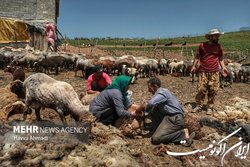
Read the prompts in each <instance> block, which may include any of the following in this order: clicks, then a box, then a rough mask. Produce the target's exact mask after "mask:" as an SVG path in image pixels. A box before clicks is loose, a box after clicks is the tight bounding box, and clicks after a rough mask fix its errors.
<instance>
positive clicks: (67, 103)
mask: <svg viewBox="0 0 250 167" xmlns="http://www.w3.org/2000/svg"><path fill="white" fill-rule="evenodd" d="M23 86H24V88H25V91H26V99H25V104H26V107H27V109H29V108H30V107H31V108H34V109H35V114H36V119H37V120H38V121H39V120H41V117H40V109H41V107H48V108H51V109H54V110H55V111H56V112H57V113H58V114H59V116H60V118H61V120H62V122H63V123H65V122H66V120H65V116H66V115H69V114H70V115H71V116H72V117H73V118H74V120H75V121H79V120H80V121H81V120H82V119H83V118H91V119H92V117H91V115H92V114H90V113H89V112H88V111H87V110H86V109H85V108H84V106H83V105H82V103H81V101H80V100H79V98H78V95H77V93H76V92H75V90H74V89H73V87H72V86H71V85H70V84H68V83H66V82H62V81H57V80H55V79H53V78H51V77H49V76H48V75H46V74H43V73H36V74H33V75H30V76H29V77H28V78H27V79H26V80H25V81H24V83H23ZM27 111H28V110H27ZM26 117H27V113H26V112H25V113H24V115H23V119H24V120H25V119H26Z"/></svg>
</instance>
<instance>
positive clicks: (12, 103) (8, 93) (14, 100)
mask: <svg viewBox="0 0 250 167" xmlns="http://www.w3.org/2000/svg"><path fill="white" fill-rule="evenodd" d="M20 82H21V81H20V80H16V81H13V82H11V83H9V84H8V85H7V86H6V87H5V88H0V94H1V96H0V101H1V103H0V111H1V110H3V112H0V120H2V119H6V120H8V118H9V117H10V116H11V115H14V114H23V112H24V111H26V106H25V104H24V103H23V102H22V99H19V98H18V96H17V94H15V92H13V89H16V87H18V85H19V83H20ZM27 113H28V114H29V113H30V111H29V110H28V111H27Z"/></svg>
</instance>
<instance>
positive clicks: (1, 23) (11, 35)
mask: <svg viewBox="0 0 250 167" xmlns="http://www.w3.org/2000/svg"><path fill="white" fill-rule="evenodd" d="M9 42H29V32H28V26H27V25H26V24H25V23H23V22H21V21H16V20H10V19H5V18H0V43H9Z"/></svg>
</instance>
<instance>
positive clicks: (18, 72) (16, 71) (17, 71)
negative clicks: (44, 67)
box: [4, 66, 25, 81]
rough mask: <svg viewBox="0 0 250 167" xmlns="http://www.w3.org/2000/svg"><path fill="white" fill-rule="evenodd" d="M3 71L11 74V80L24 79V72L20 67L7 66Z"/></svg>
mask: <svg viewBox="0 0 250 167" xmlns="http://www.w3.org/2000/svg"><path fill="white" fill-rule="evenodd" d="M4 72H10V73H11V74H12V76H13V79H12V80H13V81H15V80H21V81H24V79H25V73H24V71H23V69H22V68H21V67H12V66H7V67H6V68H5V69H4Z"/></svg>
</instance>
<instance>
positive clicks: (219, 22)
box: [57, 0, 250, 39]
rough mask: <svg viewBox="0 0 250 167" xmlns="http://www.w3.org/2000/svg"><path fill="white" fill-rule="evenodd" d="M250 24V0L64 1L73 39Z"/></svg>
mask: <svg viewBox="0 0 250 167" xmlns="http://www.w3.org/2000/svg"><path fill="white" fill-rule="evenodd" d="M248 26H250V0H207V1H205V0H60V11H59V17H58V20H57V28H58V29H59V31H60V32H61V33H62V34H63V35H66V36H67V37H69V38H75V37H87V38H95V37H98V38H107V37H111V38H115V37H118V38H146V39H147V38H174V37H181V36H197V35H203V34H205V33H207V32H208V31H209V30H210V29H212V28H218V29H219V30H220V31H223V32H232V31H239V29H240V28H241V27H248Z"/></svg>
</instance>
